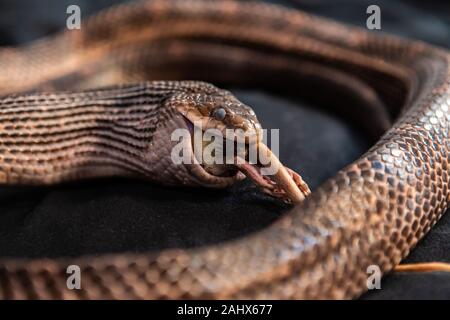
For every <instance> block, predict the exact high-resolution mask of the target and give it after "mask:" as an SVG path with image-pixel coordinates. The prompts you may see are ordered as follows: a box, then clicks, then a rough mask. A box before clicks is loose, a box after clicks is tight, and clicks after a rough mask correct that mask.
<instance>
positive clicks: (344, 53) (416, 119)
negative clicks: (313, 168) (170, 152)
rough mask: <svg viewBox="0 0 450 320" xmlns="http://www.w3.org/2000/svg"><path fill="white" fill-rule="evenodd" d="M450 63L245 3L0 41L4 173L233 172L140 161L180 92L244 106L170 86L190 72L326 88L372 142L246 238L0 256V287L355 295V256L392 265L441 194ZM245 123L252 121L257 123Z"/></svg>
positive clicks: (440, 55)
mask: <svg viewBox="0 0 450 320" xmlns="http://www.w3.org/2000/svg"><path fill="white" fill-rule="evenodd" d="M449 62H450V56H449V53H448V52H446V51H445V50H442V49H439V48H435V47H433V46H429V45H427V44H424V43H421V42H415V41H408V40H403V39H399V38H396V37H392V36H386V35H375V34H373V33H368V32H366V31H364V30H361V29H358V28H355V27H348V26H344V25H341V24H338V23H335V22H332V21H329V20H326V19H322V18H317V17H313V16H310V15H308V14H304V13H301V12H298V11H294V10H289V9H285V8H281V7H277V6H273V5H268V4H261V3H258V2H249V1H193V0H169V1H157V0H156V1H143V2H137V3H133V4H129V5H128V4H127V5H121V6H117V7H113V8H111V9H108V10H105V11H103V12H102V13H100V14H98V15H96V16H94V17H92V18H90V19H89V20H88V21H87V22H86V23H85V24H84V25H83V26H82V28H81V30H80V31H76V32H64V33H62V34H59V35H56V36H54V37H50V38H46V39H43V40H41V41H38V42H36V43H33V44H30V45H27V46H24V47H19V48H3V49H1V50H0V69H1V70H2V72H1V73H0V92H1V93H2V94H3V96H2V98H0V147H1V154H0V182H2V183H5V184H20V183H27V184H29V183H31V184H44V183H47V184H48V183H58V182H60V181H63V180H73V179H79V178H82V177H86V176H100V175H111V174H118V175H129V176H140V177H146V178H149V179H154V180H156V181H160V182H161V180H164V181H165V182H167V183H169V184H177V183H180V181H185V182H186V184H193V183H198V184H201V185H215V186H226V185H228V184H230V183H233V182H234V180H233V179H238V178H239V175H232V174H230V175H227V176H225V177H219V178H218V177H217V176H215V175H214V174H212V173H208V172H206V171H204V170H203V171H202V170H201V169H200V168H193V167H189V168H188V167H183V168H180V169H179V170H180V171H176V172H174V171H171V170H172V169H170V170H169V171H164V170H162V167H161V168H155V167H153V166H150V165H149V163H153V162H152V161H153V160H154V159H157V157H159V156H160V155H161V154H164V152H161V153H158V154H155V153H152V150H151V148H150V147H149V146H151V143H152V142H153V143H155V144H158V146H160V147H161V148H163V146H164V145H166V142H167V141H168V140H167V133H168V131H167V130H170V129H173V128H175V127H176V126H178V125H184V124H185V119H183V115H182V114H181V113H180V109H179V108H178V109H177V107H179V106H180V104H179V102H180V99H184V100H183V101H187V100H189V99H191V100H189V101H191V103H193V102H192V101H198V99H200V100H201V101H203V102H205V101H210V102H211V101H212V100H213V101H216V100H220V101H222V102H224V99H225V100H226V101H225V102H227V103H230V106H233V105H236V104H238V102H236V101H235V100H233V97H230V96H229V93H228V92H226V91H223V90H220V89H217V88H216V87H214V86H212V85H209V84H207V83H204V82H195V81H194V82H192V81H181V80H187V79H201V80H204V81H208V82H213V83H215V84H225V85H229V84H231V85H243V86H252V85H253V86H258V87H261V88H265V89H268V90H274V91H277V92H281V93H287V94H294V95H295V94H296V93H300V94H301V93H302V92H300V91H302V90H301V89H302V88H305V90H303V91H304V92H303V93H305V94H308V93H309V92H312V93H314V92H316V93H317V92H323V90H327V89H330V90H332V91H333V92H334V93H335V95H334V96H333V97H331V95H330V97H324V95H320V94H319V97H317V99H319V100H321V102H328V103H329V104H335V105H337V107H336V110H335V111H336V112H340V113H343V114H344V115H345V116H347V117H349V118H351V119H357V120H358V122H359V123H361V126H363V127H364V128H365V129H366V130H367V132H368V133H369V134H371V135H372V137H374V139H375V138H377V139H378V141H377V142H376V143H375V144H374V146H373V147H372V148H371V149H370V150H368V151H367V152H366V153H365V154H364V155H362V156H361V157H360V158H359V159H358V160H356V161H355V162H354V163H352V164H350V165H349V166H347V167H346V168H344V169H342V170H341V171H339V172H338V173H337V174H336V176H335V177H333V178H331V179H330V180H328V181H327V182H326V183H324V184H323V185H322V186H320V187H319V188H317V189H316V190H314V192H313V193H312V194H311V195H309V196H308V197H307V198H306V199H305V200H304V201H302V202H301V203H298V204H296V205H295V206H294V207H293V208H292V209H291V210H290V211H289V212H288V213H287V214H286V215H284V216H283V217H281V218H280V219H279V220H278V221H276V222H275V223H274V224H272V225H271V226H269V227H267V228H265V229H263V230H261V231H259V232H257V233H255V234H252V235H249V236H247V237H244V238H242V239H237V240H233V241H229V242H226V243H222V244H217V245H213V246H209V247H205V248H195V249H188V250H176V249H172V250H164V251H161V252H151V253H148V254H116V255H106V256H96V257H81V258H77V259H63V258H61V259H54V260H50V259H38V260H26V259H25V260H23V259H6V258H2V259H1V260H0V284H1V285H0V297H1V298H68V299H69V298H70V299H95V298H118V299H121V298H143V299H153V298H155V299H156V298H279V299H281V298H291V299H292V298H311V299H313V298H353V297H357V296H359V295H360V294H361V293H363V292H364V291H365V290H366V289H367V286H366V280H367V273H366V270H367V267H368V266H369V265H373V264H376V265H378V266H379V267H380V268H381V270H382V271H383V273H386V272H389V271H390V270H392V268H393V267H394V266H396V265H397V264H398V263H399V262H400V260H401V259H402V258H404V257H405V256H407V255H408V253H409V252H410V250H411V249H412V248H413V247H414V246H415V245H416V244H417V242H418V241H419V240H420V239H421V238H422V237H423V236H424V235H425V234H426V233H427V232H428V231H429V230H430V228H431V227H432V226H433V225H434V224H435V222H436V221H437V220H438V219H439V218H440V216H441V215H442V214H443V213H444V212H445V210H446V209H447V207H448V203H449V202H450V191H449V188H448V187H449V174H448V172H449V169H448V163H449V149H450V139H449V128H450V112H449V108H450V71H449ZM274 79H275V80H274ZM156 80H158V81H156ZM117 83H137V84H127V85H120V86H116V84H117ZM93 87H105V89H91V88H93ZM40 92H49V93H40ZM194 97H195V99H197V100H195V99H194ZM336 97H337V98H336ZM186 99H187V100H186ZM211 99H212V100H211ZM327 99H328V101H327ZM230 108H232V107H230ZM230 110H231V109H230ZM367 115H369V117H368V116H367ZM242 116H243V117H244V118H245V116H248V119H251V116H252V115H251V112H250V111H248V114H247V115H242ZM367 118H370V120H371V121H370V123H365V122H364V121H366V122H367ZM364 119H366V120H364ZM249 121H250V120H249ZM161 123H165V124H166V125H167V126H164V125H158V124H161ZM255 123H256V122H254V121H250V122H249V125H250V127H251V126H253V128H254V129H255V130H256V131H257V125H256V124H255ZM170 126H173V127H170ZM299 130H301V128H300V129H299ZM380 136H381V137H380ZM68 150H70V152H69V151H68ZM152 159H153V160H152ZM157 160H158V161H159V163H161V165H162V166H163V167H164V166H165V164H164V159H162V158H161V159H159V158H158V159H157ZM100 164H101V165H100ZM74 167H82V168H84V169H83V170H75V171H74V170H72V169H73V168H74ZM168 167H170V166H168ZM170 168H172V167H170ZM157 175H159V176H157ZM155 177H156V178H155ZM173 177H177V179H175V180H173V181H172V180H171V179H173ZM193 177H195V178H193ZM240 178H241V177H240ZM243 214H245V213H243ZM70 264H77V265H79V266H80V267H81V270H82V274H83V289H82V290H74V291H71V290H67V287H66V276H67V275H66V268H67V266H68V265H70Z"/></svg>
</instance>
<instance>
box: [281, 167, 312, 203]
mask: <svg viewBox="0 0 450 320" xmlns="http://www.w3.org/2000/svg"><path fill="white" fill-rule="evenodd" d="M285 168H286V170H287V171H288V172H289V174H290V175H291V177H292V179H293V180H294V182H295V184H296V185H297V186H298V187H299V189H300V190H301V191H302V192H303V194H304V195H305V196H307V195H309V194H310V193H311V190H310V189H309V187H308V185H307V184H306V182H305V181H303V179H302V177H301V176H300V175H299V174H298V173H297V172H295V171H294V170H292V169H290V168H288V167H285Z"/></svg>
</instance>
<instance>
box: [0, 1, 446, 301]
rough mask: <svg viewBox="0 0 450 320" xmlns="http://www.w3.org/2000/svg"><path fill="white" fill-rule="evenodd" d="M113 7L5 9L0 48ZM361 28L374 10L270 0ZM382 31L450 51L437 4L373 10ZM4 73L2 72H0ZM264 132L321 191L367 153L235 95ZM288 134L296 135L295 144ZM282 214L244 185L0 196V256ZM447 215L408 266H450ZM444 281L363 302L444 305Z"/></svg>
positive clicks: (255, 223)
mask: <svg viewBox="0 0 450 320" xmlns="http://www.w3.org/2000/svg"><path fill="white" fill-rule="evenodd" d="M117 2H120V1H116V0H100V1H95V2H94V1H87V0H70V1H69V0H64V1H61V0H54V1H51V0H45V1H44V0H41V1H39V2H38V1H34V2H32V1H17V0H6V1H5V0H4V1H2V2H1V3H0V45H17V44H21V43H24V42H27V41H31V40H33V39H36V38H39V37H42V36H44V35H46V34H49V33H52V32H55V31H56V30H59V29H61V28H62V27H63V26H64V25H65V18H66V15H65V10H66V8H67V6H68V5H69V4H78V5H80V7H81V9H82V15H83V17H85V16H87V15H88V14H90V13H92V12H95V11H97V10H99V9H101V8H103V7H107V6H109V5H110V4H112V3H117ZM271 2H278V3H282V4H284V5H288V6H294V7H298V8H301V9H304V10H306V11H308V12H311V13H315V14H320V15H325V16H328V17H331V18H335V19H338V20H340V21H343V22H347V23H353V24H355V25H359V26H362V27H364V26H365V19H366V14H365V10H366V8H367V6H368V5H369V4H372V2H371V1H365V0H364V1H363V0H362V1H356V0H339V1H325V0H299V1H288V0H284V1H271ZM377 4H378V5H379V6H380V7H381V10H382V28H383V31H385V32H391V33H396V34H399V35H403V36H408V37H411V38H419V39H422V40H426V41H429V42H431V43H434V44H437V45H441V46H447V47H450V27H449V24H450V23H449V22H450V10H449V9H450V6H448V5H445V4H442V3H439V2H437V1H426V2H424V1H393V0H383V1H377ZM0 72H1V71H0ZM231 89H232V91H233V92H234V93H235V94H236V95H237V96H238V97H239V98H240V99H241V100H243V101H244V102H246V103H248V104H249V105H251V106H253V107H254V109H255V111H256V113H257V114H258V116H259V118H260V120H261V122H262V123H263V125H264V127H266V128H281V130H280V138H281V139H280V140H281V146H280V153H281V155H280V157H281V160H282V161H283V162H284V163H285V164H286V165H288V166H290V167H292V168H293V169H294V170H296V171H299V172H300V173H301V174H302V175H303V176H304V178H305V179H306V180H307V181H308V182H309V183H310V185H311V187H312V189H315V188H317V187H318V186H319V185H320V184H321V183H323V182H324V181H325V180H326V179H327V178H329V177H331V176H332V175H333V174H334V173H335V172H336V171H337V170H339V169H340V168H342V167H343V166H345V165H346V164H348V163H351V162H352V161H353V160H354V159H356V158H357V157H358V156H359V155H361V154H362V153H363V152H364V151H365V150H367V148H368V147H369V146H370V145H369V143H368V141H367V140H366V139H365V138H364V136H363V135H362V134H360V133H359V132H358V131H356V130H355V129H353V128H352V127H351V126H350V125H349V124H348V123H346V122H345V121H343V120H342V119H338V118H336V117H334V116H331V115H328V114H325V113H322V112H320V110H317V108H314V106H312V105H310V104H307V103H305V102H302V101H290V100H288V99H285V98H283V97H278V96H273V95H269V94H267V93H264V92H257V91H248V90H240V89H238V88H231ZM293 132H297V134H295V135H293ZM287 209H288V207H286V206H284V205H282V204H280V203H279V202H278V201H275V200H273V199H271V198H269V197H267V196H265V195H262V194H261V193H260V192H258V191H257V190H256V189H255V187H253V186H252V184H250V183H248V182H242V183H240V184H238V185H236V186H234V187H232V188H230V189H229V190H222V191H217V190H207V189H182V188H170V189H169V188H165V187H160V186H154V185H150V184H148V183H145V182H142V181H133V180H125V179H105V180H96V181H87V182H83V183H74V184H66V185H61V186H55V187H50V188H43V187H37V188H9V187H8V188H6V187H0V257H44V256H45V257H60V256H79V255H83V254H99V253H111V252H124V251H135V252H136V251H140V252H142V251H147V250H157V249H161V248H169V247H171V248H173V247H192V246H202V245H206V244H210V243H216V242H220V241H224V240H227V239H232V238H236V237H241V236H243V235H246V234H248V233H250V232H254V231H256V230H259V229H261V228H263V227H264V226H267V225H268V224H270V223H271V222H272V221H274V220H275V219H276V218H277V217H278V216H279V215H281V214H283V212H286V210H287ZM449 239H450V215H448V214H447V215H446V216H444V218H443V219H442V220H441V221H440V222H439V223H438V225H437V226H436V227H435V228H433V230H432V231H431V232H430V234H429V235H428V236H427V237H426V238H425V239H424V240H423V241H422V242H421V243H420V244H419V245H418V246H417V248H416V249H415V250H414V251H413V252H412V253H411V255H410V256H409V257H408V258H407V259H406V261H408V262H419V261H450V250H449V249H450V241H449ZM449 297H450V276H449V275H448V274H443V273H430V274H418V275H407V274H402V275H400V274H394V275H389V276H387V277H386V278H385V279H384V280H383V282H382V289H381V290H375V291H372V292H369V293H367V294H365V295H364V296H363V298H367V299H401V298H449Z"/></svg>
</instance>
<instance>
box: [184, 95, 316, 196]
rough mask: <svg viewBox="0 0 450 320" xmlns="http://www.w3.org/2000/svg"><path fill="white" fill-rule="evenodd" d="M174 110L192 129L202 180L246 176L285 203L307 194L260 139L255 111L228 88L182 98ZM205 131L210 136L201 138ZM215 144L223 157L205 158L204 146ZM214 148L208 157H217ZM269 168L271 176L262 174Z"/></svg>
mask: <svg viewBox="0 0 450 320" xmlns="http://www.w3.org/2000/svg"><path fill="white" fill-rule="evenodd" d="M176 108H177V110H178V111H179V112H180V113H181V114H182V116H183V118H184V120H185V122H186V126H187V128H188V130H189V132H190V136H191V147H192V150H191V152H192V157H193V158H194V159H195V160H194V161H195V162H196V163H197V164H200V165H199V166H198V167H201V170H202V171H203V172H201V173H199V172H198V170H197V174H200V175H201V176H202V178H203V179H209V177H211V176H213V177H214V180H215V181H220V182H223V181H222V179H225V180H227V179H234V180H241V179H243V178H245V177H248V178H250V179H251V180H252V181H253V182H254V183H255V184H256V185H257V186H259V187H260V188H261V190H262V191H264V192H265V193H267V194H269V195H271V196H273V197H276V198H280V199H282V200H284V201H285V202H293V203H296V202H300V201H302V200H303V199H304V198H305V196H307V195H308V194H310V190H309V187H308V185H307V184H306V183H305V182H304V181H303V179H302V178H301V177H300V175H299V174H297V173H296V172H294V171H293V170H291V169H289V168H287V167H285V166H283V165H282V164H281V163H280V161H279V159H278V157H277V156H276V155H275V154H274V153H273V152H272V151H271V150H270V149H269V148H268V147H267V146H266V144H265V143H264V142H263V141H262V136H263V135H262V130H263V129H262V127H261V124H260V123H259V121H258V119H257V117H256V115H255V112H254V111H253V110H252V109H251V108H250V107H249V106H247V105H245V104H244V103H242V102H240V101H239V100H238V99H237V98H235V97H234V96H233V95H232V94H231V93H230V92H228V91H226V90H218V91H217V92H216V93H215V94H195V95H190V97H189V98H187V97H183V103H180V104H177V105H176ZM211 132H213V133H212V134H211ZM205 133H206V134H207V133H210V134H211V135H212V136H210V138H209V139H205V138H203V137H204V136H205ZM199 134H200V136H199ZM219 139H220V140H219ZM217 141H219V143H217ZM213 142H214V145H215V146H216V147H217V146H219V148H218V149H220V156H219V158H220V159H221V160H223V161H219V162H207V161H205V159H204V156H205V153H204V150H205V149H206V148H208V146H209V147H211V144H212V143H213ZM230 146H233V147H232V148H231V150H232V152H231V154H230V152H227V151H229V150H230V149H227V147H228V148H229V147H230ZM238 146H241V148H239V147H238ZM210 149H211V148H210ZM218 149H217V148H216V149H215V150H213V151H212V155H216V154H215V152H217V150H218ZM250 155H256V157H253V158H252V157H251V156H250ZM261 158H264V160H265V161H261V160H262V159H261ZM268 167H270V168H271V169H272V171H271V173H270V174H267V173H265V172H268V170H266V171H264V168H266V169H267V168H268Z"/></svg>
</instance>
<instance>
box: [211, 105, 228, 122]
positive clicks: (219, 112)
mask: <svg viewBox="0 0 450 320" xmlns="http://www.w3.org/2000/svg"><path fill="white" fill-rule="evenodd" d="M226 115H227V112H226V111H225V109H224V108H217V109H215V110H214V111H213V113H212V116H213V117H214V118H215V119H216V120H219V121H222V120H223V119H225V116H226Z"/></svg>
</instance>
